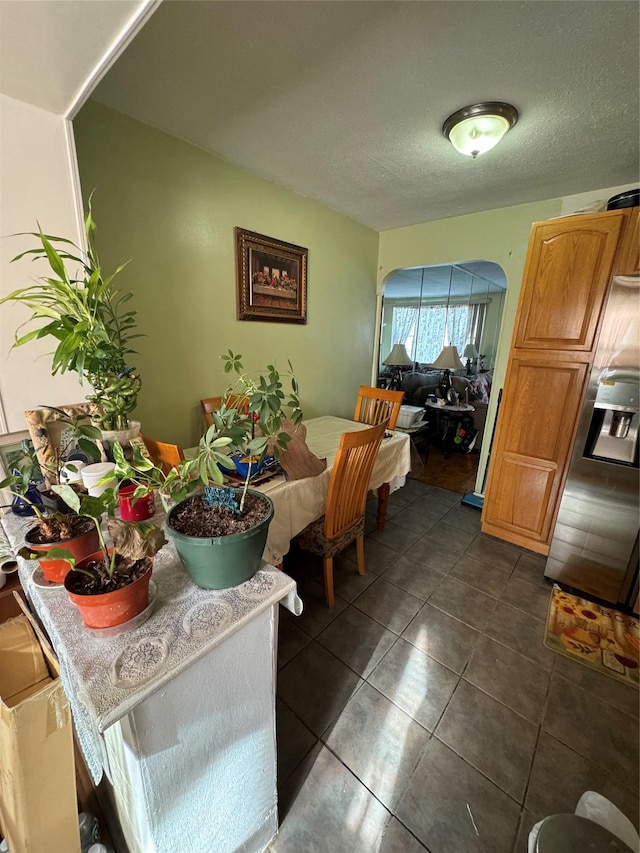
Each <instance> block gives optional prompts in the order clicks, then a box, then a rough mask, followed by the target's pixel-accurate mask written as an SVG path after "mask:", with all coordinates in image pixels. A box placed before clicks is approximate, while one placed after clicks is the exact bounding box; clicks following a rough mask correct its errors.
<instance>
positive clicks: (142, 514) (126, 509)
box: [118, 485, 156, 521]
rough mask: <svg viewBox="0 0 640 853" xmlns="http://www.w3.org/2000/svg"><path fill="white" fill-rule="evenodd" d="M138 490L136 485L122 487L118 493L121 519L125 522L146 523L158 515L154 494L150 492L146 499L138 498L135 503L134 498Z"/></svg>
mask: <svg viewBox="0 0 640 853" xmlns="http://www.w3.org/2000/svg"><path fill="white" fill-rule="evenodd" d="M136 488H137V487H136V486H135V485H129V486H121V487H120V490H119V491H118V504H119V506H120V518H121V519H122V520H123V521H145V520H146V519H147V518H153V516H154V515H155V514H156V502H155V500H154V497H153V492H149V494H148V495H146V496H145V497H144V498H138V500H137V501H136V502H135V503H134V502H133V500H132V497H133V493H134V492H135V490H136Z"/></svg>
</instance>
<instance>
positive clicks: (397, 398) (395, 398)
mask: <svg viewBox="0 0 640 853" xmlns="http://www.w3.org/2000/svg"><path fill="white" fill-rule="evenodd" d="M403 397H404V391H389V390H388V389H386V388H371V387H370V386H369V385H361V386H360V390H359V391H358V399H357V401H356V412H355V415H354V416H353V419H354V421H359V422H360V423H362V424H374V425H375V424H379V423H382V421H386V420H388V421H389V424H388V428H389V429H395V428H396V421H397V420H398V415H399V414H400V406H401V405H402V399H403Z"/></svg>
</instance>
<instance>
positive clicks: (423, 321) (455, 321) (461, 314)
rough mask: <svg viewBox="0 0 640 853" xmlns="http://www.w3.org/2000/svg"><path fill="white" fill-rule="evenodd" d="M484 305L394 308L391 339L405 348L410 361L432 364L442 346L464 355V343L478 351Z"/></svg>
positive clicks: (437, 305) (443, 304)
mask: <svg viewBox="0 0 640 853" xmlns="http://www.w3.org/2000/svg"><path fill="white" fill-rule="evenodd" d="M485 309H486V305H485V304H484V303H482V302H475V303H465V304H464V305H455V304H449V305H447V303H440V304H434V305H424V304H423V305H421V306H420V307H418V306H403V307H399V306H394V307H393V312H392V321H391V322H392V331H391V335H392V340H393V341H394V343H396V342H397V343H402V344H404V345H405V347H406V348H407V352H408V353H409V355H410V357H411V359H412V360H413V361H417V362H419V363H421V364H432V363H433V362H434V361H435V360H436V358H437V357H438V355H439V354H440V351H441V350H442V347H444V346H451V345H453V346H455V347H456V348H457V350H458V353H460V354H462V353H463V352H464V349H465V346H466V345H467V344H474V345H475V346H476V348H477V349H478V350H479V349H480V340H481V338H482V331H483V327H484V316H485Z"/></svg>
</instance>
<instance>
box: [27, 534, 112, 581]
mask: <svg viewBox="0 0 640 853" xmlns="http://www.w3.org/2000/svg"><path fill="white" fill-rule="evenodd" d="M37 530H38V528H37V527H32V528H31V529H30V530H29V531H28V533H27V535H26V536H25V537H24V539H25V542H26V544H27V545H28V546H29V548H31V550H32V551H39V552H42V553H43V554H46V553H47V552H48V551H50V550H51V549H52V548H65V549H66V550H67V551H71V553H72V554H73V556H74V557H75V560H76V564H77V563H79V562H80V560H83V559H84V558H85V557H87V556H88V555H89V554H93V553H94V552H95V551H97V550H98V549H99V548H100V537H99V536H98V531H97V530H96V526H95V524H93V521H92V523H91V528H90V529H89V530H87V532H86V533H81V534H80V536H74V537H73V538H72V539H60V540H59V541H58V542H42V543H41V542H35V541H34V540H33V537H34V535H35V532H36V531H37ZM39 562H40V568H41V569H42V574H43V575H44V576H45V578H46V579H47V580H48V581H51V582H52V583H62V582H63V581H64V579H65V577H66V576H67V574H68V573H69V570H70V569H71V566H70V564H69V563H68V562H67V561H66V560H47V559H46V558H45V557H41V558H40V560H39Z"/></svg>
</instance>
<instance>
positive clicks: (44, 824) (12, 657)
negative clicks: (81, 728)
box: [0, 615, 80, 853]
mask: <svg viewBox="0 0 640 853" xmlns="http://www.w3.org/2000/svg"><path fill="white" fill-rule="evenodd" d="M0 825H1V827H2V831H3V833H4V835H5V837H6V839H7V842H8V844H9V849H10V850H11V853H44V851H52V853H58V851H60V853H61V851H64V853H80V833H79V829H78V810H77V803H76V781H75V767H74V756H73V729H72V725H71V711H70V708H69V702H68V700H67V697H66V696H65V693H64V690H63V688H62V683H61V681H60V678H59V677H58V670H57V661H56V659H55V655H54V654H53V652H52V651H51V649H50V647H49V646H48V643H47V641H46V640H45V638H44V636H43V635H42V634H41V632H40V631H39V630H38V629H37V627H36V626H35V625H32V623H31V621H30V619H29V617H28V616H27V615H22V616H17V617H16V618H15V619H11V620H10V621H9V622H5V623H3V624H0Z"/></svg>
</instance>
